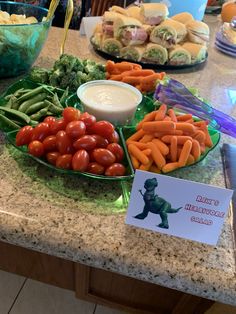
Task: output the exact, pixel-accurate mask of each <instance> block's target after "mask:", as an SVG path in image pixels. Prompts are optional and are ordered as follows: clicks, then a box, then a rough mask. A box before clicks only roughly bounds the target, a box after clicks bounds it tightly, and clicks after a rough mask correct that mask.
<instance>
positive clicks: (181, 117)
mask: <svg viewBox="0 0 236 314" xmlns="http://www.w3.org/2000/svg"><path fill="white" fill-rule="evenodd" d="M191 118H192V115H191V113H187V114H181V115H179V116H177V121H182V122H183V121H184V122H185V121H187V120H189V119H191Z"/></svg>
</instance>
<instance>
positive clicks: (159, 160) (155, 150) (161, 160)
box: [148, 142, 166, 169]
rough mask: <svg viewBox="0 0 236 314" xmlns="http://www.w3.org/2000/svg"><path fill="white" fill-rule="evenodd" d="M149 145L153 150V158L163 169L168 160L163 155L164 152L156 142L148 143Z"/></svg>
mask: <svg viewBox="0 0 236 314" xmlns="http://www.w3.org/2000/svg"><path fill="white" fill-rule="evenodd" d="M148 147H149V148H150V149H151V151H152V154H151V156H152V158H153V160H154V162H155V164H156V165H157V167H158V168H159V169H162V167H163V166H164V165H165V164H166V160H165V158H164V157H163V155H162V153H161V152H160V149H159V148H158V147H157V146H156V145H155V144H154V143H152V142H151V143H148Z"/></svg>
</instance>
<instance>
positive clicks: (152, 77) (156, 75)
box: [141, 70, 160, 84]
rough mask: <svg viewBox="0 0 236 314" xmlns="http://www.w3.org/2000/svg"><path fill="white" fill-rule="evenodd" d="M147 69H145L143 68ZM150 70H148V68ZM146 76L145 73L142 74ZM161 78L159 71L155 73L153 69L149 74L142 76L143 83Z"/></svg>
mask: <svg viewBox="0 0 236 314" xmlns="http://www.w3.org/2000/svg"><path fill="white" fill-rule="evenodd" d="M143 71H145V70H143ZM146 71H148V70H146ZM142 76H144V75H142ZM158 79H160V74H159V73H155V72H154V71H153V73H150V74H149V75H146V76H145V77H143V78H142V80H141V84H148V83H151V82H155V81H156V80H158Z"/></svg>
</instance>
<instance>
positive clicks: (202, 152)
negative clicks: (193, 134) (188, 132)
mask: <svg viewBox="0 0 236 314" xmlns="http://www.w3.org/2000/svg"><path fill="white" fill-rule="evenodd" d="M200 148H201V154H204V153H205V151H206V145H205V143H201V144H200Z"/></svg>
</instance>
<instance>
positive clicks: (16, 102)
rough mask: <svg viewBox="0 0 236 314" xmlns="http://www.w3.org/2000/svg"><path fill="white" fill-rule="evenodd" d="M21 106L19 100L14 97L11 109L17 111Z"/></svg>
mask: <svg viewBox="0 0 236 314" xmlns="http://www.w3.org/2000/svg"><path fill="white" fill-rule="evenodd" d="M19 106H20V104H19V102H18V100H17V98H16V97H15V96H14V95H13V96H12V97H11V108H12V109H15V110H17V109H18V108H19Z"/></svg>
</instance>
